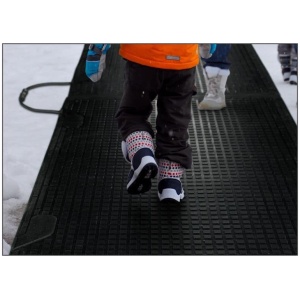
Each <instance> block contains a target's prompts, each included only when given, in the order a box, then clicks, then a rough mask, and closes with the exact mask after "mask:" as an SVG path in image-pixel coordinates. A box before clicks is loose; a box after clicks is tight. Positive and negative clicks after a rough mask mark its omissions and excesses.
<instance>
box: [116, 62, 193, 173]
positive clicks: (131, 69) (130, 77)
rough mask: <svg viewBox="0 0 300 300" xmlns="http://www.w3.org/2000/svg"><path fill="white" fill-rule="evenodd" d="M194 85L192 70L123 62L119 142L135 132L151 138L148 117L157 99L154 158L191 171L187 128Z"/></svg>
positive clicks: (118, 119)
mask: <svg viewBox="0 0 300 300" xmlns="http://www.w3.org/2000/svg"><path fill="white" fill-rule="evenodd" d="M194 83H195V67H194V68H191V69H185V70H166V69H158V68H151V67H147V66H143V65H140V64H137V63H133V62H130V61H126V65H125V83H124V93H123V97H122V99H121V103H120V106H119V109H118V111H117V113H116V119H117V122H118V129H119V131H120V134H121V136H122V139H123V140H125V139H126V137H127V136H128V135H129V134H131V133H132V132H135V131H147V132H149V133H150V134H151V135H152V137H154V131H153V129H152V127H151V124H150V123H149V121H148V118H149V116H150V114H151V112H152V109H153V106H152V101H153V100H154V99H155V98H156V96H157V112H158V114H157V118H156V151H155V156H156V158H157V159H160V158H164V159H167V160H169V161H174V162H178V163H180V164H181V165H182V166H183V167H184V168H186V169H189V168H191V165H192V154H191V152H192V151H191V147H190V145H189V143H188V138H189V135H188V126H189V122H190V120H191V100H192V94H193V88H194Z"/></svg>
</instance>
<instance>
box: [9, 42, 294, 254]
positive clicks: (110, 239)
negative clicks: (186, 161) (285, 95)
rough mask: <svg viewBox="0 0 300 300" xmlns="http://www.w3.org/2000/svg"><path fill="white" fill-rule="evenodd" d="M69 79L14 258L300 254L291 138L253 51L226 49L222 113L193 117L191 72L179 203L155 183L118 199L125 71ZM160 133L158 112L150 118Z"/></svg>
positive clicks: (112, 55) (113, 68) (113, 63)
mask: <svg viewBox="0 0 300 300" xmlns="http://www.w3.org/2000/svg"><path fill="white" fill-rule="evenodd" d="M86 51H87V49H86V47H85V48H84V50H83V53H82V57H81V58H80V61H79V64H78V66H77V68H76V70H75V74H74V79H73V83H72V85H71V88H70V93H69V96H68V98H67V99H66V101H65V103H64V106H63V108H64V114H62V115H61V116H60V117H59V119H58V122H57V126H56V128H55V131H54V133H53V137H52V139H51V142H50V145H49V148H48V150H47V152H46V154H45V158H44V161H43V164H42V166H41V169H40V172H39V175H38V178H37V180H36V183H35V186H34V189H33V191H32V195H31V197H30V199H29V203H28V207H27V210H26V212H25V215H24V217H23V219H22V221H21V224H20V227H19V230H18V232H17V235H16V238H15V241H14V244H13V246H12V250H11V254H12V255H89V254H90V255H212V254H213V255H297V254H298V250H297V128H296V125H295V123H294V121H293V120H292V118H291V116H290V115H289V113H288V111H287V108H286V107H285V104H284V103H283V101H282V99H281V97H280V96H279V94H278V92H277V90H276V88H275V86H274V85H273V83H272V81H271V79H270V77H269V75H268V73H267V72H266V70H265V69H264V67H263V65H262V64H261V62H260V60H259V58H258V57H257V55H256V53H255V51H254V49H253V48H252V46H251V45H233V48H232V51H231V55H230V59H231V62H232V68H231V75H230V77H229V79H228V90H227V95H226V97H227V108H226V109H223V110H221V111H201V112H200V111H198V110H197V103H198V101H200V99H202V96H203V93H204V92H205V90H206V86H205V82H204V78H203V74H202V69H201V67H200V66H199V67H198V70H197V87H198V95H196V96H195V98H194V100H193V105H192V112H193V118H192V122H191V124H190V143H191V144H192V147H193V169H192V170H188V171H187V172H186V174H185V176H184V179H183V183H184V187H185V193H186V198H185V199H184V200H183V201H182V203H180V204H175V203H174V204H170V203H160V202H159V201H158V199H157V195H156V189H155V187H156V183H157V182H156V180H154V182H153V188H152V190H151V191H150V192H149V193H147V194H143V195H141V196H137V195H135V196H131V195H128V194H127V192H126V189H125V186H126V181H127V174H128V169H129V166H128V164H127V163H126V162H125V161H124V159H123V157H122V153H121V148H120V144H121V140H120V137H119V135H118V133H117V128H116V122H115V120H114V114H115V112H116V110H117V107H118V103H119V100H120V98H121V95H122V82H123V67H124V61H123V60H122V59H121V58H120V57H119V56H118V45H113V47H112V49H111V50H110V51H109V52H108V57H107V70H106V71H105V74H104V76H103V78H102V80H101V82H100V83H96V84H93V83H91V82H90V81H89V80H88V79H87V78H86V77H85V75H84V63H85V55H86ZM151 122H152V123H153V124H154V123H155V111H154V112H153V114H152V115H151Z"/></svg>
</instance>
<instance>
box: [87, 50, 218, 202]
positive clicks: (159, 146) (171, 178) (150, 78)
mask: <svg viewBox="0 0 300 300" xmlns="http://www.w3.org/2000/svg"><path fill="white" fill-rule="evenodd" d="M96 46H97V47H98V48H99V49H103V44H96ZM105 49H107V48H105ZM213 51H214V47H209V51H206V53H205V55H206V56H210V55H211V54H212V52H213ZM119 54H120V55H121V56H122V57H123V58H124V59H125V60H126V64H125V82H124V91H123V96H122V99H121V102H120V105H119V108H118V111H117V113H116V116H115V117H116V121H117V124H118V130H119V132H120V135H121V136H122V153H123V156H124V158H125V160H126V161H127V162H129V163H130V171H129V174H128V182H127V187H126V188H127V191H128V193H130V194H140V193H145V192H147V191H149V190H150V189H151V184H152V183H151V180H152V179H153V178H154V177H156V175H157V174H158V187H157V194H158V198H159V199H160V200H161V201H165V200H172V201H178V202H179V201H180V200H182V199H183V198H184V191H183V187H182V182H181V178H182V176H183V173H184V171H185V169H189V168H191V165H192V150H191V147H190V145H189V143H188V138H189V135H188V126H189V123H190V120H191V100H192V95H193V92H194V83H195V69H196V68H195V67H196V66H197V65H198V63H199V45H198V44H121V46H120V51H119ZM89 55H91V56H93V55H94V53H93V52H89V53H88V57H89ZM100 58H101V56H100V57H99V59H98V61H99V64H101V59H100ZM93 67H94V71H93V72H95V73H97V70H100V69H101V68H100V67H99V66H98V67H96V68H95V66H93ZM95 70H96V71H95ZM93 72H90V71H89V70H88V59H87V65H86V73H87V74H89V75H88V76H89V77H91V73H93ZM94 77H95V76H94ZM94 77H93V78H94ZM156 97H157V118H156V145H154V142H153V140H154V130H153V128H152V126H151V124H150V123H149V121H148V118H149V116H150V114H151V112H152V109H153V106H152V103H153V100H154V99H155V98H156Z"/></svg>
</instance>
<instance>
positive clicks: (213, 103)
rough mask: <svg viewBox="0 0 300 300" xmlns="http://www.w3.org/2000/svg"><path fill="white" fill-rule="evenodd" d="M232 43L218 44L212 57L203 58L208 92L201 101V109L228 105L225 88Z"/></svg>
mask: <svg viewBox="0 0 300 300" xmlns="http://www.w3.org/2000/svg"><path fill="white" fill-rule="evenodd" d="M230 48H231V44H217V48H216V51H215V52H214V53H213V54H212V56H211V57H209V58H207V59H205V58H202V61H203V68H204V75H205V77H206V84H207V92H206V94H205V96H204V98H203V100H202V101H201V102H200V103H199V105H198V108H199V110H219V109H222V108H224V107H226V101H225V90H226V82H227V78H228V76H229V74H230V70H229V68H230V62H229V61H228V54H229V51H230Z"/></svg>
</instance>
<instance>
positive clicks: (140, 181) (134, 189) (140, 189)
mask: <svg viewBox="0 0 300 300" xmlns="http://www.w3.org/2000/svg"><path fill="white" fill-rule="evenodd" d="M157 172H158V166H157V164H156V163H154V162H150V163H146V164H145V165H144V166H143V167H142V168H141V170H139V169H137V170H136V171H135V172H134V173H133V176H132V178H131V179H130V181H129V182H128V184H127V191H128V193H129V194H133V195H135V194H142V193H145V192H147V191H149V190H150V189H151V186H152V184H151V179H153V178H154V177H155V176H156V175H157Z"/></svg>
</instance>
